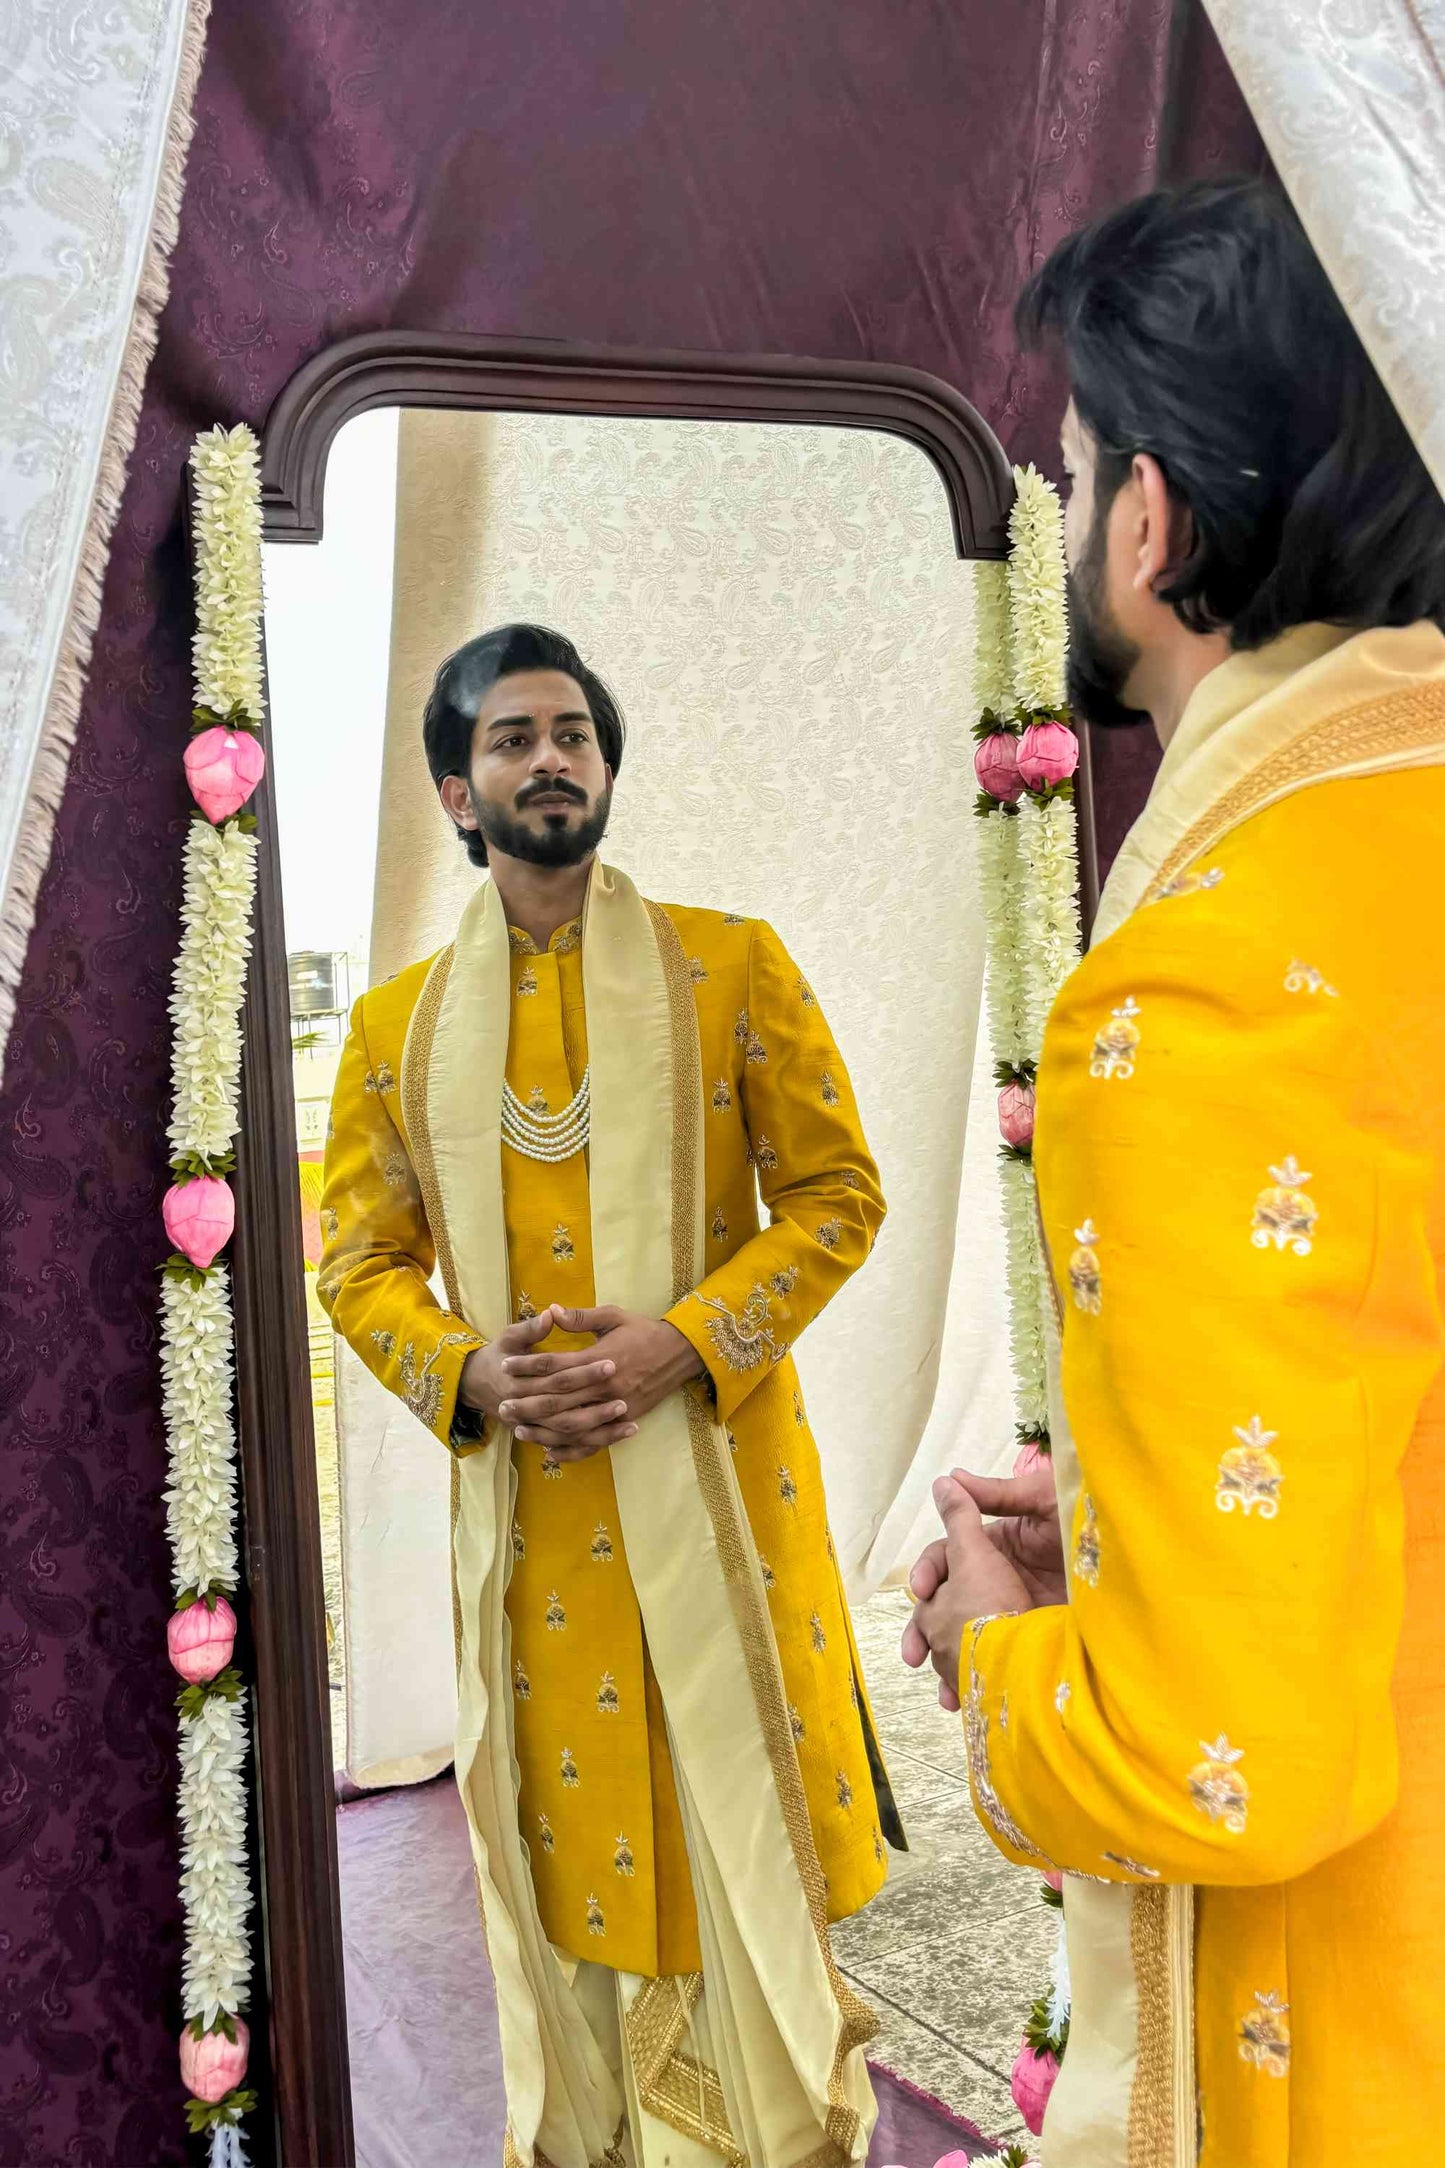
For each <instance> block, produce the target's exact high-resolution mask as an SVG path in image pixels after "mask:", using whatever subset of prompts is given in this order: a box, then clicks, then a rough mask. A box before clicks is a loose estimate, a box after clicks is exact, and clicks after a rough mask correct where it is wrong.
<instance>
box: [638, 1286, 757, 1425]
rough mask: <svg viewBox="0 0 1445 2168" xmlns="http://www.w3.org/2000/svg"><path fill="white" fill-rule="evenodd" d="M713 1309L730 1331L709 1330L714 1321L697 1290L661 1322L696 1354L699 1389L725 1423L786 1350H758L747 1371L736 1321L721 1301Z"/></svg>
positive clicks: (718, 1417)
mask: <svg viewBox="0 0 1445 2168" xmlns="http://www.w3.org/2000/svg"><path fill="white" fill-rule="evenodd" d="M712 1308H713V1310H714V1311H715V1313H716V1314H719V1315H722V1314H726V1316H727V1317H728V1318H729V1319H730V1320H731V1321H732V1323H733V1326H734V1329H733V1331H731V1332H728V1331H722V1332H715V1331H712V1330H710V1329H709V1328H710V1326H711V1324H712V1322H713V1318H712V1315H711V1314H710V1306H709V1302H708V1299H707V1298H706V1297H705V1296H704V1295H703V1294H702V1292H701V1290H700V1289H696V1288H695V1289H694V1290H693V1292H692V1293H691V1294H690V1295H684V1296H683V1298H682V1301H681V1302H679V1303H676V1304H675V1305H674V1307H673V1308H672V1309H670V1310H669V1311H668V1312H667V1314H666V1317H665V1319H664V1323H666V1324H668V1325H671V1326H672V1328H673V1330H674V1331H675V1332H680V1333H681V1334H682V1337H683V1339H684V1340H686V1341H687V1343H688V1345H689V1347H691V1348H692V1349H694V1351H695V1352H696V1354H697V1357H698V1360H699V1361H700V1362H701V1363H702V1365H703V1376H702V1377H701V1378H700V1379H699V1380H698V1385H699V1388H700V1390H701V1391H703V1392H704V1393H705V1394H706V1395H707V1398H708V1400H709V1401H710V1402H711V1403H712V1404H713V1406H714V1407H715V1408H716V1411H717V1419H718V1421H719V1422H720V1423H728V1422H731V1420H732V1418H733V1416H734V1414H735V1413H736V1412H737V1410H738V1409H739V1408H740V1407H741V1406H742V1403H743V1402H744V1400H746V1398H747V1396H748V1394H749V1393H750V1392H751V1391H752V1389H753V1387H754V1386H755V1385H759V1384H761V1383H762V1380H763V1379H764V1378H765V1377H766V1376H767V1375H768V1373H769V1371H770V1370H772V1368H773V1366H774V1362H775V1361H781V1359H782V1357H783V1356H784V1355H785V1354H786V1353H787V1348H786V1347H785V1346H784V1347H779V1348H778V1349H777V1350H776V1354H775V1355H772V1356H770V1355H767V1354H764V1353H762V1352H761V1351H760V1352H759V1353H758V1355H757V1357H756V1359H755V1360H754V1361H752V1362H750V1363H749V1364H748V1366H747V1367H746V1368H743V1367H740V1362H741V1356H740V1354H739V1353H738V1348H739V1334H738V1331H737V1329H736V1327H737V1323H738V1321H737V1320H736V1319H734V1318H733V1317H732V1312H731V1311H730V1310H727V1308H726V1305H725V1304H724V1303H723V1302H722V1301H721V1300H720V1299H719V1300H717V1301H716V1303H715V1304H714V1305H713V1306H712Z"/></svg>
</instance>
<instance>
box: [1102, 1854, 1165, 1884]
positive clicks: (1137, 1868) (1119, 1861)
mask: <svg viewBox="0 0 1445 2168" xmlns="http://www.w3.org/2000/svg"><path fill="white" fill-rule="evenodd" d="M1104 1857H1105V1859H1106V1860H1107V1861H1108V1862H1109V1865H1110V1866H1111V1867H1122V1868H1123V1870H1124V1872H1125V1874H1137V1875H1138V1876H1139V1878H1140V1880H1141V1881H1144V1882H1157V1881H1158V1880H1159V1869H1158V1868H1157V1867H1146V1866H1145V1865H1144V1863H1143V1861H1142V1860H1138V1859H1128V1858H1126V1857H1125V1855H1124V1853H1122V1852H1106V1853H1105V1854H1104Z"/></svg>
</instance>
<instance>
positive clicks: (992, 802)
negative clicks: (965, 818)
mask: <svg viewBox="0 0 1445 2168" xmlns="http://www.w3.org/2000/svg"><path fill="white" fill-rule="evenodd" d="M973 810H974V812H975V813H976V814H977V815H978V817H979V819H980V820H987V819H988V816H989V815H990V814H991V813H1002V814H1003V815H1005V817H1006V818H1007V819H1009V820H1012V819H1013V818H1014V815H1015V814H1016V813H1017V812H1018V807H1017V806H1016V805H1005V804H1004V802H1003V800H1002V799H1001V798H990V796H989V794H988V792H987V791H986V790H981V791H980V792H979V794H978V796H977V797H976V798H975V799H974V801H973Z"/></svg>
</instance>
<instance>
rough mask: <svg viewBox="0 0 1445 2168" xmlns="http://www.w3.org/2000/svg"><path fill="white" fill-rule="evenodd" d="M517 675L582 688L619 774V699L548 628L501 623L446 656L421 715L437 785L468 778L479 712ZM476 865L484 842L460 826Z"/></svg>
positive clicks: (623, 728)
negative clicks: (545, 673)
mask: <svg viewBox="0 0 1445 2168" xmlns="http://www.w3.org/2000/svg"><path fill="white" fill-rule="evenodd" d="M520 670H560V671H561V672H562V673H563V675H564V676H565V677H569V678H573V679H575V680H576V682H577V684H578V685H580V686H581V688H582V691H583V693H584V695H585V696H586V700H587V707H588V711H589V713H590V714H591V717H592V721H593V724H594V725H595V727H596V731H597V742H598V745H599V746H600V747H601V751H602V758H603V759H604V760H605V761H606V763H607V765H608V767H609V768H610V769H611V770H612V773H613V774H614V775H616V773H617V771H618V769H619V768H620V767H621V766H622V748H623V746H624V744H625V743H626V739H627V725H626V723H625V722H624V721H623V717H622V710H621V708H620V707H619V706H618V704H617V699H616V695H615V694H614V693H613V692H611V690H610V689H609V688H608V686H607V685H605V684H604V683H603V681H602V679H601V678H600V677H599V676H598V675H597V672H596V671H595V670H590V669H589V668H588V666H587V664H586V663H585V662H584V661H583V660H582V657H581V656H580V655H579V654H578V652H577V650H576V648H575V647H574V646H573V645H572V642H571V641H570V640H568V639H565V638H564V637H563V635H562V634H561V633H560V632H552V631H550V630H549V629H548V627H547V626H546V625H497V626H495V627H494V628H493V630H492V631H491V632H484V633H481V634H480V635H479V636H478V637H477V638H476V639H475V640H468V642H467V644H466V646H465V647H459V648H458V649H457V651H456V653H455V654H454V655H448V657H447V659H446V661H445V662H444V663H443V664H442V666H441V668H440V670H438V672H437V674H436V679H435V682H434V683H433V685H432V689H431V693H430V696H429V698H428V700H427V704H426V707H425V710H424V711H423V714H422V725H421V734H422V743H423V745H424V746H425V748H426V763H427V766H428V767H429V768H430V770H431V779H432V781H433V783H437V784H440V783H441V781H442V779H443V778H444V777H445V776H448V775H462V776H466V775H470V773H471V765H472V733H473V732H474V730H475V729H476V723H477V710H478V709H479V708H480V706H481V704H482V702H483V700H484V699H485V698H486V696H487V694H488V693H489V692H490V691H491V689H492V687H493V686H494V685H495V684H496V682H497V680H498V679H499V678H504V677H515V676H516V675H517V673H518V671H520ZM457 834H458V835H459V836H460V837H461V839H462V842H463V843H464V844H465V845H466V847H467V856H468V858H470V860H471V861H472V864H473V865H474V866H484V865H485V864H486V862H487V846H486V842H485V840H484V839H483V838H482V836H480V835H479V834H478V833H477V831H476V829H475V828H460V827H459V828H458V829H457Z"/></svg>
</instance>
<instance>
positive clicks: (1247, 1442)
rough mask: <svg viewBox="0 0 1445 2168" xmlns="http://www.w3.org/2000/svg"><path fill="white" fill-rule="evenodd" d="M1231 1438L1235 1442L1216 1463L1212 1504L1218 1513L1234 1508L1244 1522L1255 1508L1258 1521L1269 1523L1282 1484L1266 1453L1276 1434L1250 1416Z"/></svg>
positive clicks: (1276, 1465) (1276, 1510)
mask: <svg viewBox="0 0 1445 2168" xmlns="http://www.w3.org/2000/svg"><path fill="white" fill-rule="evenodd" d="M1234 1435H1235V1437H1236V1438H1238V1440H1239V1443H1238V1445H1232V1446H1231V1447H1230V1449H1229V1451H1228V1452H1227V1453H1226V1454H1225V1455H1224V1458H1223V1459H1222V1460H1221V1461H1220V1463H1219V1480H1218V1482H1217V1483H1216V1484H1215V1486H1214V1503H1215V1504H1216V1505H1217V1506H1218V1508H1219V1510H1220V1512H1221V1513H1232V1512H1233V1511H1234V1509H1235V1507H1236V1506H1238V1508H1239V1510H1240V1512H1241V1513H1243V1514H1244V1516H1245V1518H1246V1519H1248V1517H1249V1515H1250V1514H1251V1513H1253V1512H1254V1510H1255V1508H1256V1507H1258V1509H1259V1517H1260V1519H1261V1520H1262V1521H1272V1520H1274V1519H1275V1518H1276V1516H1277V1515H1278V1513H1279V1487H1280V1484H1281V1483H1282V1482H1283V1481H1284V1470H1283V1468H1281V1466H1280V1464H1279V1462H1278V1461H1277V1460H1276V1459H1275V1457H1274V1455H1273V1453H1271V1452H1270V1450H1269V1448H1270V1447H1271V1446H1272V1445H1273V1444H1274V1441H1275V1439H1276V1438H1277V1437H1278V1436H1279V1432H1278V1431H1277V1430H1266V1429H1265V1427H1264V1425H1263V1423H1261V1421H1260V1419H1259V1417H1258V1416H1257V1415H1252V1416H1251V1417H1250V1419H1249V1421H1248V1423H1247V1424H1246V1425H1245V1426H1244V1428H1243V1429H1240V1428H1238V1427H1236V1429H1235V1433H1234Z"/></svg>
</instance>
